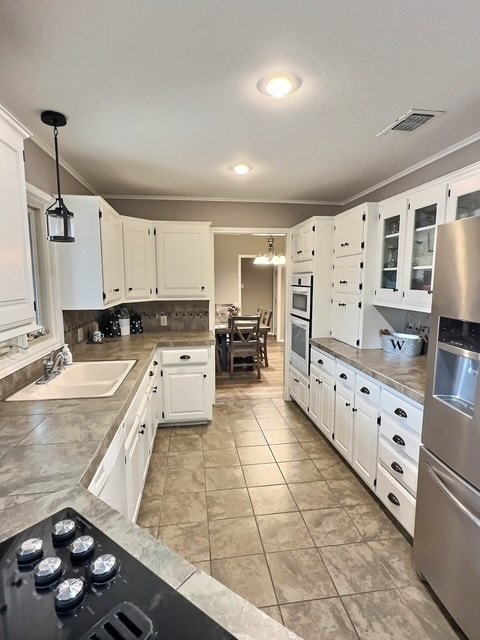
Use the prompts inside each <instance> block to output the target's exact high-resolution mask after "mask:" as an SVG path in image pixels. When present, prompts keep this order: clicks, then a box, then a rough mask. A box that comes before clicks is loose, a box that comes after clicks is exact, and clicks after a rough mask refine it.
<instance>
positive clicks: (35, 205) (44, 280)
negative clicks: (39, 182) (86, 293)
mask: <svg viewBox="0 0 480 640" xmlns="http://www.w3.org/2000/svg"><path fill="white" fill-rule="evenodd" d="M27 202H28V228H29V236H30V250H31V257H32V277H33V288H34V301H35V314H36V321H37V324H38V326H39V327H40V328H39V330H38V331H36V332H35V333H29V334H27V335H24V336H19V337H18V338H17V339H16V340H9V341H8V343H4V344H3V345H2V343H1V342H0V378H2V377H4V376H6V375H9V374H10V373H13V372H14V371H16V370H18V369H20V368H22V367H24V366H26V365H27V364H30V363H31V362H34V361H35V360H38V359H40V358H42V357H43V356H44V355H47V354H48V353H50V351H51V350H52V349H56V348H57V347H59V346H60V345H61V344H63V319H62V312H61V309H60V304H59V300H58V295H57V285H56V279H55V255H54V250H53V246H52V243H51V242H49V241H48V240H47V237H46V236H47V234H46V226H45V225H46V221H45V209H46V208H47V207H48V206H49V205H50V204H51V203H52V197H51V196H50V195H49V194H47V193H44V192H43V191H40V190H39V189H37V188H36V187H33V186H31V185H27ZM7 344H8V346H7ZM2 347H3V348H2Z"/></svg>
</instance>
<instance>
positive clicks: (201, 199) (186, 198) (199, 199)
mask: <svg viewBox="0 0 480 640" xmlns="http://www.w3.org/2000/svg"><path fill="white" fill-rule="evenodd" d="M102 198H104V199H105V200H173V201H175V200H178V201H181V202H239V203H242V202H243V203H246V204H306V205H310V206H312V205H328V206H333V205H335V206H338V205H339V204H340V203H339V202H329V201H327V200H325V201H323V200H272V199H269V198H256V199H255V198H220V197H214V196H208V197H207V196H205V197H203V196H155V195H152V196H145V195H143V196H139V195H138V196H135V195H118V194H117V195H112V194H107V195H104V194H102Z"/></svg>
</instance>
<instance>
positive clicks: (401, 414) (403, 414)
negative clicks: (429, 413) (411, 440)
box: [393, 407, 407, 418]
mask: <svg viewBox="0 0 480 640" xmlns="http://www.w3.org/2000/svg"><path fill="white" fill-rule="evenodd" d="M393 413H394V414H395V415H396V416H399V417H400V418H406V417H407V413H406V411H404V410H403V409H400V407H397V408H396V409H395V411H394V412H393Z"/></svg>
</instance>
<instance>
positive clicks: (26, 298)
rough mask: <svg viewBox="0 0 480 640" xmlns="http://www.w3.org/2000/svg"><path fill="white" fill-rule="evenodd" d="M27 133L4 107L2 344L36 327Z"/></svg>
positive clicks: (0, 162) (0, 160) (0, 150)
mask: <svg viewBox="0 0 480 640" xmlns="http://www.w3.org/2000/svg"><path fill="white" fill-rule="evenodd" d="M28 137H29V133H28V132H27V131H26V129H23V127H22V126H21V125H20V124H19V123H18V122H17V121H16V120H14V119H13V118H12V117H11V116H10V115H9V114H8V113H7V112H6V111H5V110H3V109H2V108H1V107H0V272H1V276H0V340H8V339H10V338H13V337H15V336H18V335H21V334H25V333H27V332H28V331H29V330H31V329H33V327H34V325H35V312H34V308H33V276H32V265H31V254H30V239H29V233H28V217H27V196H26V186H25V170H24V159H23V141H24V139H25V138H28Z"/></svg>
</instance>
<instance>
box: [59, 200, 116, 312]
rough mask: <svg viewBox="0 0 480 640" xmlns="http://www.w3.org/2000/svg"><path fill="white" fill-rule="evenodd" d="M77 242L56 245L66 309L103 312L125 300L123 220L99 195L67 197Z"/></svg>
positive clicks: (62, 294)
mask: <svg viewBox="0 0 480 640" xmlns="http://www.w3.org/2000/svg"><path fill="white" fill-rule="evenodd" d="M64 200H65V204H66V205H67V207H68V208H69V209H70V210H71V211H72V212H73V214H74V228H75V242H73V243H71V244H70V243H68V244H61V243H56V245H55V252H56V257H57V265H58V276H59V283H60V291H61V300H62V308H63V309H102V308H105V307H109V306H112V305H114V304H118V303H119V302H122V301H123V300H124V299H125V276H124V264H123V250H122V247H123V238H122V220H121V218H120V216H119V215H118V214H117V213H116V212H115V211H114V210H113V209H112V207H111V206H110V205H109V204H108V203H107V202H105V201H104V200H102V198H99V197H97V196H65V197H64Z"/></svg>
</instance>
